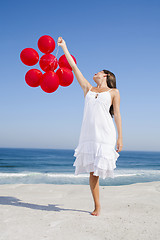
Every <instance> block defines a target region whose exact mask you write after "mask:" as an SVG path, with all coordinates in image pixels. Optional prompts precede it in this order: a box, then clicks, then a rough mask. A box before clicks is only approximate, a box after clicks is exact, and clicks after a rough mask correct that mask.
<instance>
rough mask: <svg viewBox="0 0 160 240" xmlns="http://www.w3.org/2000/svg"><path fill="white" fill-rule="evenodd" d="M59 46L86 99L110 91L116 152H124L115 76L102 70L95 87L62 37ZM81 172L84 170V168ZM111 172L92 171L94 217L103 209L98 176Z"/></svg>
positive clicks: (95, 79)
mask: <svg viewBox="0 0 160 240" xmlns="http://www.w3.org/2000/svg"><path fill="white" fill-rule="evenodd" d="M57 44H58V46H61V47H62V49H63V51H64V54H65V56H66V58H67V60H68V62H69V64H70V66H71V67H72V70H73V72H74V74H75V76H76V79H77V80H78V82H79V84H80V86H81V87H82V89H83V91H84V96H85V97H86V95H87V94H88V93H89V91H90V92H91V94H92V93H93V94H94V99H96V98H97V97H98V95H100V93H102V92H108V91H110V93H109V96H110V97H109V99H110V106H111V107H110V114H111V115H112V117H113V115H114V120H115V123H116V126H117V131H118V139H117V142H116V147H117V150H116V152H117V153H118V152H120V151H121V150H122V146H123V143H122V123H121V115H120V93H119V90H118V89H117V88H116V81H115V75H114V74H113V73H112V72H110V71H108V70H102V71H100V72H98V73H97V74H95V75H94V77H93V80H94V81H95V82H96V84H97V87H93V86H92V85H91V84H90V83H89V82H88V81H87V79H85V77H84V76H83V74H82V73H81V71H80V70H79V68H78V67H77V64H76V63H75V62H74V60H73V58H72V56H71V54H70V53H69V51H68V49H67V46H66V43H65V41H64V39H62V37H59V38H58V41H57ZM106 79H107V81H106ZM107 83H108V84H107ZM108 85H109V86H108ZM91 89H92V91H91ZM111 90H112V91H111ZM91 98H92V99H93V97H91ZM99 98H100V99H102V100H103V98H102V97H101V96H99ZM104 111H105V110H104ZM97 114H98V113H97ZM102 116H103V115H102ZM110 120H111V119H110V118H109V123H111V127H112V131H113V135H114V138H112V135H110V136H111V139H113V141H112V146H113V145H114V142H115V140H114V139H115V134H114V132H115V130H114V127H113V124H112V122H110ZM103 128H104V127H103ZM103 128H102V129H103ZM107 132H108V129H107V131H106V133H107ZM83 135H84V134H81V137H82V136H83ZM104 136H105V135H104ZM106 136H107V137H108V138H109V137H110V136H109V135H106ZM109 139H110V138H109ZM109 145H110V144H109ZM79 146H80V145H79ZM106 146H108V145H106ZM76 151H78V147H77V148H76ZM111 151H112V156H114V158H117V157H118V154H117V153H115V152H114V151H115V150H114V149H112V150H111ZM116 154H117V155H116ZM77 155H78V154H77ZM81 156H82V157H84V156H83V155H81ZM85 161H86V159H85ZM75 162H76V161H75ZM112 165H113V163H112V164H111V166H112ZM114 165H115V163H114ZM89 166H90V168H91V169H93V166H91V165H89ZM89 166H88V167H89ZM78 167H79V166H77V172H78V171H79V170H78ZM80 168H81V167H80ZM88 169H89V168H88ZM80 170H82V168H81V169H80ZM109 170H110V172H107V171H106V172H105V169H100V168H99V169H98V167H97V169H96V171H95V174H94V172H93V171H90V179H89V183H90V188H91V192H92V196H93V200H94V204H95V209H94V211H93V212H92V213H91V214H92V215H94V216H99V215H100V209H101V206H100V201H99V176H98V175H100V174H101V176H105V177H106V176H107V174H111V175H112V174H113V173H112V172H113V169H109ZM83 171H84V170H83ZM87 171H88V170H87ZM96 174H97V176H96Z"/></svg>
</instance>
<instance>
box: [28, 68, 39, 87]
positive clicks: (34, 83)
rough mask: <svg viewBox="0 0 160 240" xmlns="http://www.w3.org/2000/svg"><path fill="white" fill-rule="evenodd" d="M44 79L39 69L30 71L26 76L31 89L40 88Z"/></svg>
mask: <svg viewBox="0 0 160 240" xmlns="http://www.w3.org/2000/svg"><path fill="white" fill-rule="evenodd" d="M41 77H42V72H41V71H40V70H38V69H30V70H29V71H28V72H27V73H26V75H25V81H26V83H27V84H28V85H29V86H30V87H38V86H39V85H40V80H41Z"/></svg>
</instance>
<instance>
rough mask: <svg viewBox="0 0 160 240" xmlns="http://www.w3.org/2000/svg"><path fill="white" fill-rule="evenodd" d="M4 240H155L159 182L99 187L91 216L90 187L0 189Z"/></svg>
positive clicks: (1, 236) (9, 186)
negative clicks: (97, 209)
mask: <svg viewBox="0 0 160 240" xmlns="http://www.w3.org/2000/svg"><path fill="white" fill-rule="evenodd" d="M0 192H1V195H0V220H1V224H0V239H1V240H20V239H23V240H28V239H30V240H32V239H34V240H42V239H47V240H50V239H56V240H60V239H63V240H64V239H70V240H72V239H76V240H80V239H86V240H88V239H93V240H94V239H96V240H97V239H101V240H103V239H107V240H112V239H113V240H116V239H127V240H128V239H134V240H138V239H141V240H143V239H145V240H147V239H153V240H156V239H157V240H158V239H159V235H160V204H159V203H160V182H148V183H137V184H132V185H125V186H124V185H123V186H100V201H101V214H100V216H92V215H91V214H90V212H91V211H93V210H94V205H93V199H92V195H91V191H90V186H89V185H67V184H66V185H53V184H6V185H0Z"/></svg>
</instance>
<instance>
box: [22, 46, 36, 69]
mask: <svg viewBox="0 0 160 240" xmlns="http://www.w3.org/2000/svg"><path fill="white" fill-rule="evenodd" d="M20 59H21V61H22V62H23V63H24V64H25V65H27V66H33V65H35V64H36V63H37V62H38V60H39V54H38V52H37V51H36V50H34V49H33V48H25V49H23V50H22V51H21V54H20Z"/></svg>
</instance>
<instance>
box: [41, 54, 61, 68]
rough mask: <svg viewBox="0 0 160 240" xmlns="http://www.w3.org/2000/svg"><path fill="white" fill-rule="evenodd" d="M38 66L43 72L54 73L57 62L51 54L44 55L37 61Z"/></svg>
mask: <svg viewBox="0 0 160 240" xmlns="http://www.w3.org/2000/svg"><path fill="white" fill-rule="evenodd" d="M39 65H40V67H41V69H42V70H43V71H44V72H47V71H54V70H55V69H56V68H57V67H58V60H57V58H56V57H55V56H54V55H53V54H50V53H48V54H44V55H43V56H42V57H41V58H40V60H39Z"/></svg>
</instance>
